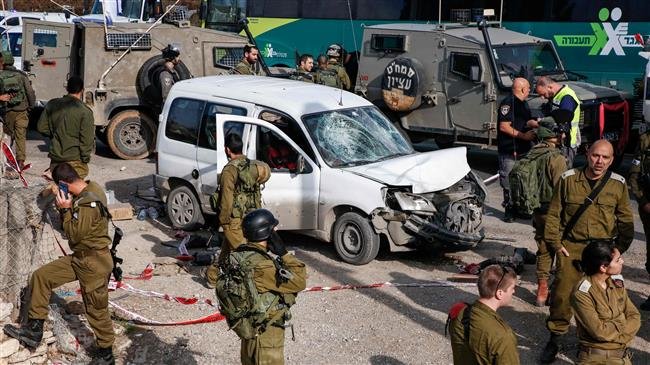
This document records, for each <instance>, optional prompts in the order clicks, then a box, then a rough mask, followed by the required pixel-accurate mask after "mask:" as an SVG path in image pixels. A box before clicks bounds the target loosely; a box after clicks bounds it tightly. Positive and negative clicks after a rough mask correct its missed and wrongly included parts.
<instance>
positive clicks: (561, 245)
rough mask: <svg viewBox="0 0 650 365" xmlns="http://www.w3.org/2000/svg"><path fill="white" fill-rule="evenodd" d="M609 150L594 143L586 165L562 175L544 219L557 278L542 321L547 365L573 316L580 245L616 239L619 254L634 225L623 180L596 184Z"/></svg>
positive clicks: (607, 162) (608, 160)
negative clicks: (574, 218) (593, 193)
mask: <svg viewBox="0 0 650 365" xmlns="http://www.w3.org/2000/svg"><path fill="white" fill-rule="evenodd" d="M613 154H614V149H613V147H612V145H611V143H609V142H608V141H605V140H599V141H597V142H595V143H594V144H593V145H592V146H591V148H590V149H589V151H588V153H587V161H588V163H589V164H588V166H587V167H586V168H581V169H572V170H569V171H567V172H565V173H564V174H562V178H561V179H560V182H559V184H558V186H557V187H556V188H555V191H554V193H553V199H552V200H551V205H550V207H549V211H548V214H547V216H546V226H545V227H544V240H545V241H546V243H547V244H548V245H549V247H552V248H553V250H554V251H555V252H556V257H557V274H556V277H555V282H554V284H553V286H554V289H553V292H552V293H551V295H552V300H551V309H550V315H549V318H548V320H547V322H546V326H547V328H548V330H549V331H550V332H551V337H550V340H549V341H548V343H547V344H546V347H545V348H544V351H543V353H542V357H541V360H542V362H543V363H550V362H553V361H554V360H555V357H556V355H557V352H558V350H559V345H558V343H559V340H560V336H561V335H564V334H565V333H567V331H568V330H569V325H570V321H571V317H572V316H573V311H572V310H571V306H570V303H569V298H570V296H571V291H572V290H573V287H574V286H575V285H576V284H577V283H578V281H579V280H580V278H581V273H580V272H579V271H578V270H577V269H576V268H575V266H574V265H573V261H574V260H577V259H579V258H580V256H581V255H582V250H583V249H584V247H585V245H586V244H587V243H589V242H590V241H593V240H612V239H614V238H615V239H616V247H617V248H618V249H619V251H620V252H625V251H626V250H627V249H628V247H630V244H631V243H632V239H633V235H634V222H633V217H632V209H631V208H630V200H629V197H628V192H627V187H626V185H625V179H624V178H623V177H622V176H620V175H618V174H614V173H612V175H611V177H610V178H609V179H608V180H606V181H602V180H603V179H602V178H603V176H605V175H606V173H607V169H608V168H609V166H610V165H611V163H612V159H613ZM600 183H604V184H605V185H604V187H603V189H602V191H601V192H600V194H598V196H597V197H596V198H595V199H594V201H593V203H592V204H591V205H589V206H588V207H587V209H586V210H585V211H584V213H583V214H582V216H581V217H580V218H579V219H578V221H577V222H576V224H575V226H574V227H573V229H571V230H570V231H567V232H565V228H566V225H567V223H568V222H569V220H570V219H571V217H572V216H573V215H574V214H575V213H576V211H577V210H578V209H579V207H580V206H581V205H582V204H583V202H585V200H586V198H587V196H588V195H589V194H590V193H591V191H592V190H593V189H594V188H595V187H596V186H597V184H600Z"/></svg>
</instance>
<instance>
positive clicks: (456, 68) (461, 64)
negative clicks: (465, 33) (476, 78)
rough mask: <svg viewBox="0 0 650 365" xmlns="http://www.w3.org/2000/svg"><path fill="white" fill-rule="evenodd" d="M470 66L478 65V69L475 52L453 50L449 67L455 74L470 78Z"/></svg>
mask: <svg viewBox="0 0 650 365" xmlns="http://www.w3.org/2000/svg"><path fill="white" fill-rule="evenodd" d="M472 66H476V67H479V69H480V67H481V62H480V61H479V59H478V55H477V54H471V53H455V52H453V53H452V54H451V60H450V69H451V72H453V73H455V74H456V75H460V76H462V77H464V78H466V79H468V80H470V79H471V69H472Z"/></svg>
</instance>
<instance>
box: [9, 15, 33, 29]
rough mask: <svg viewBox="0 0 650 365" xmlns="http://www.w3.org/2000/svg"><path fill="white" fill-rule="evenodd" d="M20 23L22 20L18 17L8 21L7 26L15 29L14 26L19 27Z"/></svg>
mask: <svg viewBox="0 0 650 365" xmlns="http://www.w3.org/2000/svg"><path fill="white" fill-rule="evenodd" d="M32 19H33V18H32ZM19 23H20V18H19V17H17V16H16V17H13V18H9V19H7V26H10V27H13V26H16V25H18V24H19Z"/></svg>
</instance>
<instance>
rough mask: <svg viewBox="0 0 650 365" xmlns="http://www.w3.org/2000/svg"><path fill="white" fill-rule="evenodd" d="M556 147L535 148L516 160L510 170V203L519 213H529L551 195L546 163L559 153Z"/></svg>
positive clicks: (551, 190)
mask: <svg viewBox="0 0 650 365" xmlns="http://www.w3.org/2000/svg"><path fill="white" fill-rule="evenodd" d="M559 154H561V152H560V151H559V150H557V149H550V148H537V149H535V148H534V149H532V150H531V151H530V152H528V154H527V155H526V156H525V157H524V158H522V159H521V160H519V161H517V162H516V163H515V165H514V167H513V168H512V171H510V175H509V176H508V181H509V182H510V204H511V205H512V208H513V209H514V211H515V212H516V213H518V214H521V215H531V214H533V210H535V209H537V208H539V207H541V206H542V203H548V202H550V201H551V197H552V196H553V186H552V183H551V182H550V181H548V178H547V176H546V165H547V164H548V161H549V159H550V158H551V157H553V156H555V155H559Z"/></svg>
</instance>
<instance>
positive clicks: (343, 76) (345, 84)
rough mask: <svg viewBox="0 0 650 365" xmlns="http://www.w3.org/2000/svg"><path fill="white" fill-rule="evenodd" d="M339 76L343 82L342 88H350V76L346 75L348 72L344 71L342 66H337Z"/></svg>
mask: <svg viewBox="0 0 650 365" xmlns="http://www.w3.org/2000/svg"><path fill="white" fill-rule="evenodd" d="M339 77H340V78H341V82H342V83H343V88H344V89H345V90H350V86H352V83H351V82H350V76H348V73H347V72H345V68H343V66H340V67H339Z"/></svg>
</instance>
